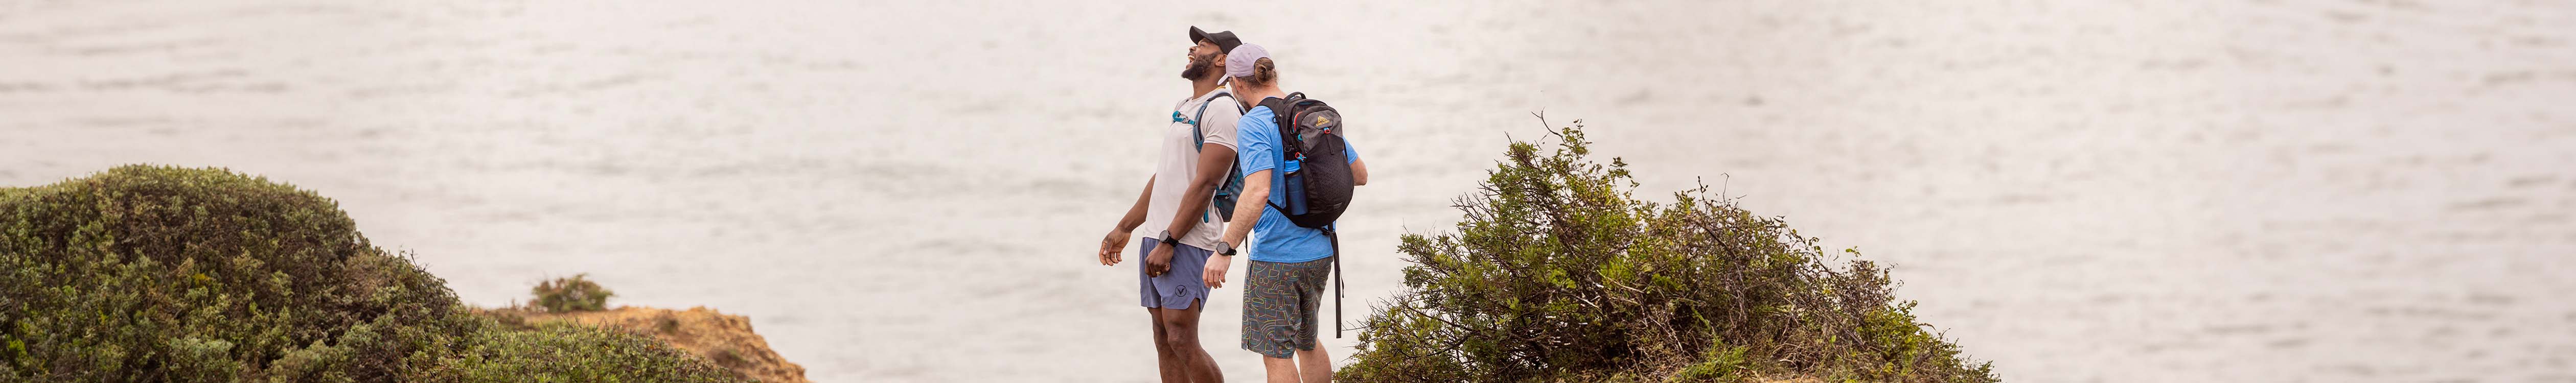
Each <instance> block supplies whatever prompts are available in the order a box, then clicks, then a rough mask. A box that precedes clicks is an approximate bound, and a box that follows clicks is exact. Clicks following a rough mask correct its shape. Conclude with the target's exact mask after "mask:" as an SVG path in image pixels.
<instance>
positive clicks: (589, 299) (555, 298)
mask: <svg viewBox="0 0 2576 383" xmlns="http://www.w3.org/2000/svg"><path fill="white" fill-rule="evenodd" d="M588 276H589V274H573V276H572V277H569V278H555V279H554V280H551V281H545V282H538V283H537V286H536V287H531V288H528V292H529V293H533V294H536V295H537V299H536V301H535V304H536V305H537V308H540V309H545V310H546V312H557V313H564V312H574V311H599V310H606V309H608V297H612V296H617V293H616V292H613V291H608V289H606V288H601V287H599V284H598V283H595V282H591V281H590V280H589V279H586V278H585V277H588Z"/></svg>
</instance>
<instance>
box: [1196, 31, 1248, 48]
mask: <svg viewBox="0 0 2576 383" xmlns="http://www.w3.org/2000/svg"><path fill="white" fill-rule="evenodd" d="M1200 41H1206V42H1209V43H1214V44H1216V53H1226V52H1232V51H1234V47H1235V46H1239V45H1243V40H1242V39H1237V38H1234V31H1224V32H1217V33H1208V32H1207V31H1203V30H1199V27H1190V43H1191V44H1197V43H1199V42H1200Z"/></svg>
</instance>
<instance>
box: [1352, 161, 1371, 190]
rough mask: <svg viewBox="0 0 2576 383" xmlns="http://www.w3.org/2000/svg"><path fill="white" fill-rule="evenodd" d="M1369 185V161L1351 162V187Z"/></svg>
mask: <svg viewBox="0 0 2576 383" xmlns="http://www.w3.org/2000/svg"><path fill="white" fill-rule="evenodd" d="M1367 184H1368V160H1351V185H1352V186H1358V185H1367Z"/></svg>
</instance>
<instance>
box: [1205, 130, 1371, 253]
mask: <svg viewBox="0 0 2576 383" xmlns="http://www.w3.org/2000/svg"><path fill="white" fill-rule="evenodd" d="M1275 115H1277V114H1276V113H1272V112H1271V111H1270V107H1268V106H1255V107H1252V110H1250V111H1246V112H1244V113H1243V119H1241V120H1235V122H1234V127H1235V137H1234V144H1235V145H1234V146H1235V148H1237V149H1238V152H1237V153H1236V154H1235V156H1234V160H1235V162H1238V163H1241V164H1242V165H1243V174H1245V175H1251V174H1252V173H1258V172H1261V171H1263V170H1276V169H1278V168H1279V165H1280V163H1282V162H1283V161H1282V160H1283V159H1282V158H1281V157H1280V151H1279V145H1280V143H1279V123H1278V122H1277V121H1272V120H1271V118H1272V116H1275ZM1344 150H1346V152H1345V153H1349V156H1350V160H1351V161H1352V162H1359V160H1360V151H1359V149H1357V148H1346V149H1344ZM1287 183H1288V175H1287V172H1284V171H1272V172H1270V186H1271V188H1270V190H1271V193H1270V203H1271V204H1276V205H1278V206H1287V205H1288V195H1287V194H1286V193H1280V192H1279V185H1285V184H1287ZM1334 225H1335V226H1336V227H1338V226H1340V225H1341V224H1340V223H1334ZM1331 241H1332V239H1330V238H1324V231H1323V230H1316V229H1313V228H1307V227H1300V226H1297V223H1296V222H1289V221H1288V216H1287V215H1285V214H1282V213H1280V212H1279V208H1276V207H1270V206H1269V205H1264V206H1262V208H1261V221H1259V222H1255V223H1253V224H1252V246H1250V247H1247V248H1245V249H1246V250H1251V251H1252V260H1255V261H1262V262H1281V263H1295V262H1306V261H1313V260H1318V259H1324V257H1330V256H1333V243H1332V242H1331Z"/></svg>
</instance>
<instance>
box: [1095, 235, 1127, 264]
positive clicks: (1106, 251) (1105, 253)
mask: <svg viewBox="0 0 2576 383" xmlns="http://www.w3.org/2000/svg"><path fill="white" fill-rule="evenodd" d="M1130 236H1132V235H1130V233H1128V232H1127V231H1126V230H1110V231H1109V236H1107V237H1101V238H1100V264H1101V265H1102V266H1107V265H1116V264H1118V261H1119V259H1118V253H1122V252H1125V250H1126V249H1127V237H1130Z"/></svg>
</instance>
